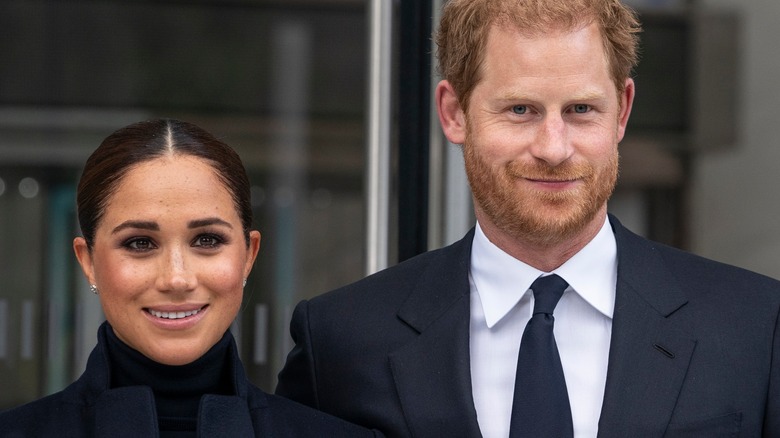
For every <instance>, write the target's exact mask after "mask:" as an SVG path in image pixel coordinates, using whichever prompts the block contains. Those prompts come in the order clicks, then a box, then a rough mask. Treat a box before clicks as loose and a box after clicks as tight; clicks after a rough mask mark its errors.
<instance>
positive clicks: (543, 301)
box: [531, 274, 569, 315]
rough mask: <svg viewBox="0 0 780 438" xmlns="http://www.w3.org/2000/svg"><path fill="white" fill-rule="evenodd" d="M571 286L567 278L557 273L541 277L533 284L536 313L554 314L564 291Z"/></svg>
mask: <svg viewBox="0 0 780 438" xmlns="http://www.w3.org/2000/svg"><path fill="white" fill-rule="evenodd" d="M568 286H569V283H566V280H564V279H563V278H561V277H559V276H558V275H556V274H553V275H547V276H544V277H539V278H537V279H536V281H534V282H533V284H532V285H531V290H532V291H533V293H534V314H537V313H547V314H550V315H552V313H553V310H555V306H556V305H558V300H560V299H561V296H562V295H563V291H565V290H566V288H567V287H568Z"/></svg>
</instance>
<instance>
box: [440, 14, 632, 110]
mask: <svg viewBox="0 0 780 438" xmlns="http://www.w3.org/2000/svg"><path fill="white" fill-rule="evenodd" d="M594 22H595V23H597V24H598V26H599V30H600V32H601V37H602V40H603V45H604V50H605V54H606V58H607V62H608V63H609V66H608V67H609V69H610V74H611V76H612V80H613V81H614V83H615V87H616V88H617V90H618V92H622V91H623V88H624V84H625V80H626V79H627V78H628V77H629V75H630V74H631V70H632V69H633V68H634V67H635V66H636V64H637V59H638V56H637V45H638V42H639V41H638V40H639V38H638V33H639V32H640V31H641V26H640V24H639V20H638V19H637V17H636V13H635V12H634V11H633V10H631V9H629V8H628V7H627V6H625V5H623V4H622V3H621V2H620V0H449V1H448V2H447V3H446V4H445V6H444V9H443V11H442V18H441V22H440V25H439V31H438V33H437V34H436V45H437V46H438V49H437V57H438V60H439V72H440V73H441V75H442V77H443V78H444V79H446V80H447V81H449V82H450V84H451V85H452V87H453V89H454V90H455V93H456V94H457V96H458V102H459V103H460V106H461V108H463V109H464V110H467V109H468V103H469V97H470V96H471V92H472V90H473V89H474V87H475V86H476V85H477V83H478V82H479V81H480V70H481V65H482V63H483V61H484V58H485V55H484V53H485V47H487V39H488V33H489V31H490V28H491V27H492V26H493V25H497V26H506V27H507V28H510V29H516V30H518V31H520V32H521V33H522V34H525V35H529V36H536V35H541V34H544V33H547V32H549V31H551V30H576V29H579V28H582V27H584V26H586V25H588V24H590V23H594Z"/></svg>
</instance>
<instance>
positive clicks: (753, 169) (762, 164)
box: [689, 0, 780, 278]
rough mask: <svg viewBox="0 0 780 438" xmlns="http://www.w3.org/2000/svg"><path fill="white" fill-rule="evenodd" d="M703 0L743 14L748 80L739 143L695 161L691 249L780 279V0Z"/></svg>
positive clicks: (743, 72)
mask: <svg viewBox="0 0 780 438" xmlns="http://www.w3.org/2000/svg"><path fill="white" fill-rule="evenodd" d="M700 4H701V5H703V6H705V7H714V8H723V7H725V8H729V9H732V10H734V11H738V13H739V14H740V15H741V19H742V29H743V34H742V47H743V51H742V53H741V75H742V78H743V81H742V83H741V84H740V90H739V94H740V100H741V102H740V103H739V105H740V108H739V111H738V113H739V114H740V115H741V119H740V120H739V126H740V136H739V141H738V144H736V145H734V147H732V148H730V149H728V150H724V151H716V152H708V153H704V154H699V155H698V156H697V157H696V158H695V161H694V165H693V174H692V183H693V190H692V192H691V195H692V196H691V217H690V222H689V224H690V231H691V243H692V250H693V251H694V252H696V253H698V254H701V255H704V256H706V257H710V258H713V259H716V260H721V261H724V262H727V263H731V264H735V265H738V266H742V267H745V268H748V269H751V270H754V271H758V272H761V273H763V274H766V275H769V276H772V277H776V278H780V29H779V28H778V26H777V24H778V22H779V21H780V1H778V0H701V1H700Z"/></svg>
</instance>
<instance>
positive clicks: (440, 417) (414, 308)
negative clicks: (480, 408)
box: [390, 230, 480, 437]
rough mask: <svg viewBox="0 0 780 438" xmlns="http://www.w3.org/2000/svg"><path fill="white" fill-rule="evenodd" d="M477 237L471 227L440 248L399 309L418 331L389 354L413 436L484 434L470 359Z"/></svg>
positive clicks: (399, 313)
mask: <svg viewBox="0 0 780 438" xmlns="http://www.w3.org/2000/svg"><path fill="white" fill-rule="evenodd" d="M473 237H474V232H473V230H472V231H471V232H469V233H468V234H467V235H466V237H464V238H463V239H462V240H461V241H460V242H458V243H456V244H454V245H452V246H450V247H448V248H445V249H443V250H441V251H442V254H441V256H440V257H435V258H433V259H432V260H433V262H432V264H431V265H430V266H429V267H428V268H427V270H426V271H425V273H424V275H422V276H421V277H420V278H419V279H418V281H417V285H416V286H415V289H414V290H413V292H412V293H411V294H410V296H409V298H408V299H407V301H406V302H405V303H404V305H403V306H402V307H401V309H400V310H399V312H398V317H399V318H400V319H401V320H402V321H404V322H405V323H406V324H408V325H409V326H411V327H412V328H414V329H415V330H417V332H418V333H419V335H418V336H417V337H416V338H415V339H414V340H413V341H412V342H410V343H408V344H406V345H404V346H403V347H401V348H399V349H398V350H396V351H394V352H392V353H391V354H390V367H391V372H392V374H393V378H394V380H395V384H396V389H397V391H398V396H399V398H400V400H401V405H402V408H403V411H404V416H405V417H406V419H407V422H408V425H409V428H410V429H411V431H412V435H414V436H432V435H434V436H453V437H457V436H469V437H474V436H480V431H479V426H478V424H477V414H476V410H475V408H474V400H473V397H472V392H471V366H470V360H469V314H470V310H469V309H470V303H469V294H470V288H469V280H468V273H469V263H470V256H471V242H472V240H473Z"/></svg>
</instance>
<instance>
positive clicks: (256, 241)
mask: <svg viewBox="0 0 780 438" xmlns="http://www.w3.org/2000/svg"><path fill="white" fill-rule="evenodd" d="M260 238H261V236H260V232H259V231H257V230H252V231H250V232H249V249H248V252H247V258H246V265H245V266H244V278H247V277H249V273H250V272H252V266H253V265H254V264H255V259H256V258H257V254H258V253H259V252H260Z"/></svg>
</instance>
